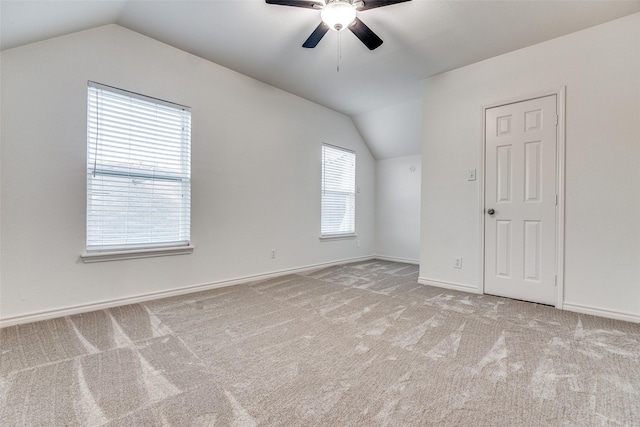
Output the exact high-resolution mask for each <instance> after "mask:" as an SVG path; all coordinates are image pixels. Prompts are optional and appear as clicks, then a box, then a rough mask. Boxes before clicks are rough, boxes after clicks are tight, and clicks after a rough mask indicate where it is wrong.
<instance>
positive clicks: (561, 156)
mask: <svg viewBox="0 0 640 427" xmlns="http://www.w3.org/2000/svg"><path fill="white" fill-rule="evenodd" d="M566 90H567V88H566V86H562V87H560V88H559V89H556V90H548V91H541V92H538V93H534V94H532V95H530V96H524V97H518V98H515V99H507V100H502V101H498V102H495V103H491V104H488V105H485V106H484V107H483V108H482V117H481V120H482V137H481V141H480V157H479V158H480V162H479V168H478V178H479V182H478V185H479V190H480V191H478V194H479V206H480V211H479V212H478V223H479V225H480V239H479V240H480V247H479V249H478V250H479V255H480V256H479V258H478V259H479V260H480V269H479V271H480V275H479V278H478V279H479V282H478V283H480V291H481V292H482V293H483V294H484V293H485V289H484V288H485V283H484V266H485V251H484V244H485V238H484V233H485V230H484V220H485V203H484V193H485V191H484V186H485V181H486V177H485V173H486V169H485V165H486V158H485V156H486V132H487V129H486V123H485V117H486V114H487V110H489V109H491V108H495V107H501V106H503V105H508V104H516V103H518V102H523V101H529V100H532V99H536V98H544V97H546V96H551V95H556V111H557V114H558V126H557V128H556V136H557V146H556V177H557V182H556V192H557V195H558V204H557V206H556V277H557V283H556V303H555V307H556V308H558V309H562V308H563V305H564V240H565V151H566V150H565V105H566V104H565V98H566Z"/></svg>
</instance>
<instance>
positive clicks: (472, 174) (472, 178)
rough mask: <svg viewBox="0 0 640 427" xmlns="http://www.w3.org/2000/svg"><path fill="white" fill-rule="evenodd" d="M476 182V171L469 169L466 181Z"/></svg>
mask: <svg viewBox="0 0 640 427" xmlns="http://www.w3.org/2000/svg"><path fill="white" fill-rule="evenodd" d="M475 180H476V170H475V169H469V170H468V171H467V181H475Z"/></svg>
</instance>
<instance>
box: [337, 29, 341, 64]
mask: <svg viewBox="0 0 640 427" xmlns="http://www.w3.org/2000/svg"><path fill="white" fill-rule="evenodd" d="M340 33H341V31H338V61H337V62H338V65H337V67H336V72H338V73H339V72H340V58H342V50H341V48H340Z"/></svg>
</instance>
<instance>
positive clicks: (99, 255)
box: [80, 245, 194, 264]
mask: <svg viewBox="0 0 640 427" xmlns="http://www.w3.org/2000/svg"><path fill="white" fill-rule="evenodd" d="M193 249H194V246H191V245H189V246H172V247H167V248H152V249H132V250H125V251H111V252H89V253H87V252H85V253H83V254H82V255H80V258H82V261H83V262H84V263H85V264H88V263H93V262H105V261H119V260H123V259H136V258H152V257H159V256H170V255H188V254H190V253H192V252H193Z"/></svg>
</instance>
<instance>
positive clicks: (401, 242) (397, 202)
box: [376, 155, 422, 264]
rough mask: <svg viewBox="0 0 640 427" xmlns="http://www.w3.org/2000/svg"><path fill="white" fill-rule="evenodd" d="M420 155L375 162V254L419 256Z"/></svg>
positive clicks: (401, 257)
mask: <svg viewBox="0 0 640 427" xmlns="http://www.w3.org/2000/svg"><path fill="white" fill-rule="evenodd" d="M421 163H422V160H421V156H420V155H415V156H406V157H396V158H392V159H384V160H378V161H377V162H376V254H377V255H378V256H380V257H381V258H384V259H392V260H398V261H405V262H412V263H415V264H417V263H418V262H419V258H420V171H421V169H422V166H421Z"/></svg>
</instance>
